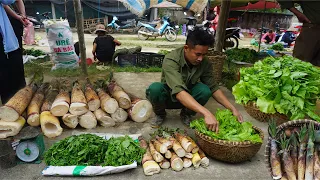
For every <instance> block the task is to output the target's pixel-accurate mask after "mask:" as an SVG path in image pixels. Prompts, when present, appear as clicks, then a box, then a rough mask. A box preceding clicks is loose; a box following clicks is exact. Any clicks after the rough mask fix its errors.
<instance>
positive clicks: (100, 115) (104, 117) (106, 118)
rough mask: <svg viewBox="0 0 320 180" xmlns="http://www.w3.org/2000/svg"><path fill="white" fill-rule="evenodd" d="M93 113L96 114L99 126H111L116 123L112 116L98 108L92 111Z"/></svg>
mask: <svg viewBox="0 0 320 180" xmlns="http://www.w3.org/2000/svg"><path fill="white" fill-rule="evenodd" d="M94 115H95V116H96V118H97V120H98V121H99V123H100V125H101V126H104V127H112V126H114V125H115V124H116V122H115V121H114V120H113V119H112V117H111V116H110V115H109V114H107V113H106V112H104V111H103V110H102V109H100V108H99V109H97V110H95V111H94Z"/></svg>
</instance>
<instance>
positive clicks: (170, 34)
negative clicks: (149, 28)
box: [164, 29, 177, 42]
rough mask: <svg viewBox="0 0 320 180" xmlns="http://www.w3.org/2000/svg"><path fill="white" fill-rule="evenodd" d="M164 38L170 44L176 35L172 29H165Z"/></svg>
mask: <svg viewBox="0 0 320 180" xmlns="http://www.w3.org/2000/svg"><path fill="white" fill-rule="evenodd" d="M164 36H165V37H166V39H167V40H168V41H170V42H173V41H175V40H176V39H177V33H176V32H175V31H174V30H172V29H167V30H166V31H165V32H164Z"/></svg>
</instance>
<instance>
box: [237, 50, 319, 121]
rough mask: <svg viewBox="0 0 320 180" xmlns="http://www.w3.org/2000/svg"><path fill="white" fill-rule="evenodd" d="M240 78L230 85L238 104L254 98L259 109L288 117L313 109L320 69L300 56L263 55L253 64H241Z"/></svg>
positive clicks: (292, 117)
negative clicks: (249, 65)
mask: <svg viewBox="0 0 320 180" xmlns="http://www.w3.org/2000/svg"><path fill="white" fill-rule="evenodd" d="M240 74H241V79H240V82H239V83H238V84H236V85H235V86H234V87H233V92H232V93H233V95H234V96H235V99H236V102H237V103H239V104H242V103H243V104H247V103H248V102H249V101H251V102H254V103H255V104H256V105H257V106H258V107H259V109H260V111H261V112H264V113H271V114H274V113H276V112H278V113H281V114H285V115H287V116H289V117H290V119H291V120H294V119H302V118H305V116H306V115H308V116H309V117H311V118H312V119H314V120H317V121H320V117H319V116H318V115H316V114H315V113H314V111H315V108H316V101H317V99H318V98H319V95H320V89H319V88H320V69H318V68H316V67H314V66H313V65H312V64H310V63H306V62H303V61H300V60H299V59H296V58H293V57H290V56H284V57H281V58H272V57H269V58H266V59H264V60H263V61H259V62H257V63H255V64H254V67H249V68H242V69H241V70H240Z"/></svg>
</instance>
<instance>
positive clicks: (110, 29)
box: [106, 27, 115, 34]
mask: <svg viewBox="0 0 320 180" xmlns="http://www.w3.org/2000/svg"><path fill="white" fill-rule="evenodd" d="M106 31H107V33H108V34H113V33H114V31H115V30H114V29H113V28H112V27H107V28H106Z"/></svg>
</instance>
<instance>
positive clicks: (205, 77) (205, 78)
mask: <svg viewBox="0 0 320 180" xmlns="http://www.w3.org/2000/svg"><path fill="white" fill-rule="evenodd" d="M200 80H201V82H202V83H203V84H205V85H207V86H209V88H210V90H211V92H212V93H214V92H216V91H217V90H218V89H219V86H218V85H217V83H216V82H215V81H214V77H213V66H212V63H211V62H208V65H207V67H206V69H205V70H204V72H203V74H202V75H201V77H200Z"/></svg>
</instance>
